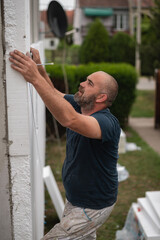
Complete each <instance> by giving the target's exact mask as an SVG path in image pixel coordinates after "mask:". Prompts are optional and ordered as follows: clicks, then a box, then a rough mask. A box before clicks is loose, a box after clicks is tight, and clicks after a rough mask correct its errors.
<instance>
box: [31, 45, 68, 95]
mask: <svg viewBox="0 0 160 240" xmlns="http://www.w3.org/2000/svg"><path fill="white" fill-rule="evenodd" d="M30 50H31V53H32V56H33V61H34V62H35V63H36V64H41V59H40V55H39V51H38V50H37V49H35V48H31V49H30ZM37 67H38V71H39V73H40V74H41V75H42V77H44V78H45V80H46V81H47V82H48V83H49V85H50V86H51V87H53V83H52V81H51V79H50V78H49V76H48V74H47V72H46V70H45V68H44V67H43V66H42V65H40V66H37ZM55 91H57V93H58V94H59V95H61V96H62V97H64V95H65V94H64V93H62V92H60V91H59V90H58V89H56V88H55Z"/></svg>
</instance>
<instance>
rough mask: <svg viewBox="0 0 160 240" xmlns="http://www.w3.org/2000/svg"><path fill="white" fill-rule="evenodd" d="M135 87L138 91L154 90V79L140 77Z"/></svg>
mask: <svg viewBox="0 0 160 240" xmlns="http://www.w3.org/2000/svg"><path fill="white" fill-rule="evenodd" d="M136 87H137V89H138V90H155V87H156V82H155V79H154V78H146V77H140V79H139V81H138V83H137V86H136Z"/></svg>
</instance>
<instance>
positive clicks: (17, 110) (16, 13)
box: [4, 0, 33, 240]
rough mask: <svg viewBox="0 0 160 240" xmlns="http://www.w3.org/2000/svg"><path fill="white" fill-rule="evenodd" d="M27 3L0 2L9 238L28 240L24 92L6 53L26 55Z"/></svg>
mask: <svg viewBox="0 0 160 240" xmlns="http://www.w3.org/2000/svg"><path fill="white" fill-rule="evenodd" d="M29 13H30V8H29V1H28V0H23V1H22V0H5V1H4V17H5V18H4V31H5V48H6V49H5V50H6V55H5V60H6V91H7V115H8V139H9V160H10V177H11V179H10V180H11V198H12V224H13V239H15V240H22V239H23V240H31V239H33V237H32V204H31V163H30V144H29V118H28V92H27V84H26V82H25V80H24V79H23V77H22V76H21V75H20V74H19V73H17V72H16V71H14V70H13V69H11V67H10V62H9V60H8V58H9V52H10V51H12V50H14V49H19V50H20V51H22V52H24V53H26V51H29V48H30V14H29Z"/></svg>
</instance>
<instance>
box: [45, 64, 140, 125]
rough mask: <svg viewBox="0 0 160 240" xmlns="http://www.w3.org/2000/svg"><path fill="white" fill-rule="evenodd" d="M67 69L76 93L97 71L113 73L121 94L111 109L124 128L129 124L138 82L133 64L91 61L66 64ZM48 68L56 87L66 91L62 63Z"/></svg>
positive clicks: (73, 91) (71, 88)
mask: <svg viewBox="0 0 160 240" xmlns="http://www.w3.org/2000/svg"><path fill="white" fill-rule="evenodd" d="M65 69H66V73H67V78H68V84H69V91H70V93H75V92H76V91H77V89H78V86H79V84H80V82H81V81H84V80H85V79H86V77H87V76H88V75H89V74H91V73H93V72H95V71H100V70H102V71H104V72H107V73H109V74H110V75H112V76H113V77H114V78H115V79H116V80H117V82H118V85H119V94H118V96H117V98H116V101H115V102H114V104H113V106H111V108H110V110H111V112H112V113H113V114H114V115H115V116H116V117H117V118H118V120H119V121H120V125H121V127H122V128H124V127H125V126H126V125H127V121H128V116H129V114H130V111H131V107H132V104H133V102H134V100H135V90H136V83H137V74H136V71H135V69H134V67H133V66H131V65H129V64H126V63H119V64H118V63H117V64H116V63H115V64H112V63H97V64H95V63H90V64H87V65H79V66H72V65H66V66H65ZM46 70H47V72H48V73H49V75H50V78H51V80H52V81H53V83H54V85H55V87H56V88H58V89H59V90H60V91H62V92H64V81H63V74H62V67H61V66H60V65H54V66H46Z"/></svg>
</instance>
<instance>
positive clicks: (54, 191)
mask: <svg viewBox="0 0 160 240" xmlns="http://www.w3.org/2000/svg"><path fill="white" fill-rule="evenodd" d="M43 177H44V181H45V184H46V187H47V189H48V192H49V194H50V197H51V199H52V202H53V204H54V206H55V209H56V212H57V214H58V217H59V219H61V218H62V215H63V211H64V202H63V199H62V196H61V193H60V191H59V188H58V186H57V183H56V180H55V178H54V175H53V173H52V170H51V167H50V166H46V167H44V169H43Z"/></svg>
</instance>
